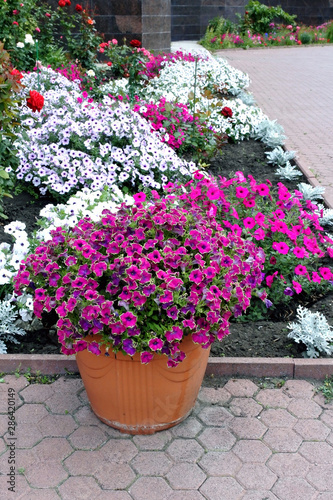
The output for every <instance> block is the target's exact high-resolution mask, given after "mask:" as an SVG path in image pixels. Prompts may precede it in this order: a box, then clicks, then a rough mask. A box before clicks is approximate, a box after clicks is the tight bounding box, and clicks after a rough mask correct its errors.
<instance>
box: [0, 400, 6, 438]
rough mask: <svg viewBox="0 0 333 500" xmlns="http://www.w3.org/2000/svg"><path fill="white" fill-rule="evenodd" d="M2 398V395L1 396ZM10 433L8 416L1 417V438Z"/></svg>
mask: <svg viewBox="0 0 333 500" xmlns="http://www.w3.org/2000/svg"><path fill="white" fill-rule="evenodd" d="M0 397H1V394H0ZM7 431H8V416H7V415H0V436H3V435H4V434H6V432H7Z"/></svg>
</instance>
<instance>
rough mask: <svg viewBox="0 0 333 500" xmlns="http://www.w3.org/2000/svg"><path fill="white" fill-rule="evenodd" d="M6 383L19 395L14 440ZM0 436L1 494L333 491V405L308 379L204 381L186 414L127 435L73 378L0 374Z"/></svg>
mask: <svg viewBox="0 0 333 500" xmlns="http://www.w3.org/2000/svg"><path fill="white" fill-rule="evenodd" d="M8 389H14V390H15V395H16V420H17V426H16V429H15V438H16V440H15V445H13V437H10V436H9V435H8V431H7V428H8V412H7V402H8V394H9V392H8ZM0 436H1V437H0V499H1V500H11V499H13V500H37V499H38V500H55V499H58V500H59V498H60V499H63V500H67V499H68V500H82V499H87V500H91V499H94V500H199V499H206V500H273V499H278V500H298V499H299V500H332V498H333V476H332V463H333V405H332V404H330V405H327V404H325V403H324V398H323V396H322V394H320V393H316V392H315V386H314V385H313V384H312V383H310V382H308V381H304V380H288V381H286V383H285V384H281V383H276V381H275V382H274V381H273V382H272V381H269V380H267V381H265V383H264V384H262V383H260V382H259V381H256V380H248V379H231V380H228V381H227V383H225V384H224V382H223V381H221V380H220V381H219V380H216V379H206V380H205V381H204V384H203V387H202V388H201V390H200V394H199V399H198V401H197V403H196V406H195V409H194V411H193V412H192V414H191V415H190V416H189V417H188V419H187V420H186V421H184V422H183V423H181V424H180V425H178V426H177V427H174V428H172V429H170V430H167V431H162V432H160V433H157V434H155V435H151V436H129V435H126V434H121V433H120V432H118V431H116V430H114V429H112V428H110V427H108V426H107V425H105V424H103V423H102V422H100V421H99V420H98V419H97V417H95V415H94V414H93V413H92V411H91V410H90V407H89V403H88V401H87V397H86V393H85V390H84V388H83V384H82V381H81V379H79V378H67V379H65V378H64V377H61V378H59V379H58V380H57V381H55V382H53V383H52V384H50V385H37V384H36V385H29V384H28V382H27V380H26V379H25V378H24V377H23V376H21V377H19V378H17V377H16V376H14V375H6V376H5V377H4V381H3V382H2V383H0ZM6 445H7V446H6ZM10 446H11V448H10ZM11 452H14V455H13V453H12V457H13V456H15V461H16V462H15V472H16V479H15V490H16V491H15V493H14V492H11V491H8V486H9V485H8V482H7V481H8V474H9V473H10V469H9V467H10V465H9V463H8V460H9V459H10V457H11Z"/></svg>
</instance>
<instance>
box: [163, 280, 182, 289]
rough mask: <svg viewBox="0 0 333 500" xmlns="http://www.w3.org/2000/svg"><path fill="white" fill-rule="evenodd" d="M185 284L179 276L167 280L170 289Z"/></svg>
mask: <svg viewBox="0 0 333 500" xmlns="http://www.w3.org/2000/svg"><path fill="white" fill-rule="evenodd" d="M183 284H184V282H183V280H181V279H179V278H171V280H169V281H168V282H167V285H166V286H167V288H169V289H170V290H177V289H179V288H180V287H181V286H182V285H183Z"/></svg>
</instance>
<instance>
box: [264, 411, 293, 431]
mask: <svg viewBox="0 0 333 500" xmlns="http://www.w3.org/2000/svg"><path fill="white" fill-rule="evenodd" d="M260 420H261V421H262V422H263V423H264V424H265V425H267V427H293V426H294V425H295V423H296V422H297V420H296V418H295V417H293V416H292V415H291V414H290V413H288V411H287V410H284V409H283V408H274V409H273V408H272V409H270V410H263V412H262V413H261V415H260Z"/></svg>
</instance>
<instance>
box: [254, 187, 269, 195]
mask: <svg viewBox="0 0 333 500" xmlns="http://www.w3.org/2000/svg"><path fill="white" fill-rule="evenodd" d="M256 190H257V192H258V194H259V195H260V196H268V195H269V187H268V186H267V184H258V185H257V186H256Z"/></svg>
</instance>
